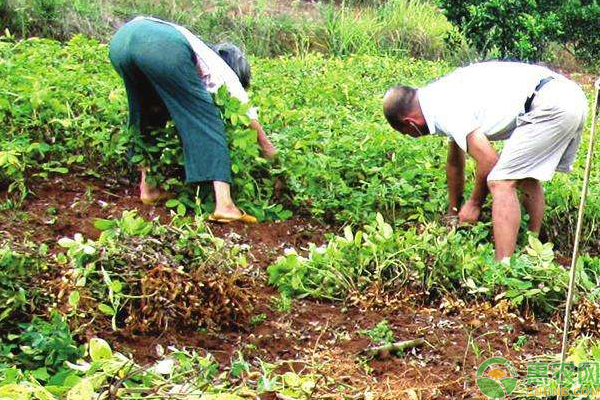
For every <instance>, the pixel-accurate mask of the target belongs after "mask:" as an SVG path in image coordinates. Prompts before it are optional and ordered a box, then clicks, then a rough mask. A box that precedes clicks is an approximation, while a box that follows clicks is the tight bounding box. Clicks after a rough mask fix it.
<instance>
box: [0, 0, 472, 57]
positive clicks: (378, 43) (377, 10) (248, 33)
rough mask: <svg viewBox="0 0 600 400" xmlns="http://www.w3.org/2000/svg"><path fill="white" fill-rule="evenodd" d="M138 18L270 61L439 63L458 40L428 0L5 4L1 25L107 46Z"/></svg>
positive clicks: (13, 0) (37, 0) (30, 0)
mask: <svg viewBox="0 0 600 400" xmlns="http://www.w3.org/2000/svg"><path fill="white" fill-rule="evenodd" d="M137 15H152V16H155V17H159V18H163V19H166V20H170V21H174V22H176V23H179V24H181V25H184V26H186V27H188V28H190V29H191V30H192V31H194V32H197V33H198V34H200V35H201V36H202V37H203V38H204V39H206V40H208V41H212V42H218V41H223V40H228V41H232V42H236V43H241V44H242V45H243V46H244V47H245V48H246V49H247V51H248V52H249V53H251V54H254V55H257V56H261V57H270V56H274V55H281V54H305V53H306V52H308V51H319V52H324V53H329V54H334V55H340V56H341V55H348V54H382V53H385V54H409V55H412V56H415V57H423V58H427V59H438V58H441V57H443V56H445V55H447V54H450V53H453V52H454V51H455V49H454V48H455V47H456V46H457V43H461V46H462V44H464V40H462V39H460V40H455V39H453V40H452V41H451V42H448V40H447V39H448V38H456V37H457V36H460V35H459V34H458V32H457V31H456V30H455V29H454V28H453V27H452V25H451V24H450V23H449V22H448V21H447V20H446V18H445V17H444V16H443V15H442V14H441V12H440V11H439V10H438V9H437V8H436V7H435V6H433V5H432V4H431V3H430V2H429V1H428V0H392V1H389V2H381V3H377V2H358V3H356V2H351V3H342V4H341V5H335V4H332V3H316V4H314V5H313V4H308V5H307V4H302V3H301V2H299V1H295V2H291V3H290V2H287V1H283V0H282V1H276V2H267V1H264V0H248V1H245V2H235V1H233V0H215V1H205V2H196V1H193V0H156V1H152V2H150V1H142V0H98V1H94V2H88V1H84V0H73V1H67V0H4V2H3V3H2V5H1V6H0V22H1V23H2V26H3V27H4V28H7V29H9V30H10V31H11V32H13V33H14V34H15V35H17V36H19V37H30V36H42V37H51V38H57V39H60V40H66V39H68V38H70V37H72V36H73V35H74V34H77V33H82V34H85V35H86V36H90V37H94V38H97V39H99V40H101V41H107V40H108V39H109V38H110V37H111V35H112V34H113V33H114V31H115V30H116V29H117V28H118V27H119V26H120V25H121V24H122V23H123V22H124V21H127V20H129V19H131V18H133V17H134V16H137Z"/></svg>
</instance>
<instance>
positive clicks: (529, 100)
mask: <svg viewBox="0 0 600 400" xmlns="http://www.w3.org/2000/svg"><path fill="white" fill-rule="evenodd" d="M552 79H554V77H553V76H547V77H546V78H544V79H542V80H541V81H540V83H538V84H537V86H536V87H535V90H534V91H533V93H532V94H531V96H529V97H528V98H527V100H526V101H525V112H526V113H528V112H529V111H531V103H533V99H534V97H535V95H536V94H537V93H538V92H539V90H540V89H541V88H542V86H544V85H545V84H546V83H548V82H550V81H551V80H552Z"/></svg>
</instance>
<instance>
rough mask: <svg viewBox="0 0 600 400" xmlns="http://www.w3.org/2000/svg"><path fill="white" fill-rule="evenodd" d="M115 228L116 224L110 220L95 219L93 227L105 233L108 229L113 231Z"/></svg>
mask: <svg viewBox="0 0 600 400" xmlns="http://www.w3.org/2000/svg"><path fill="white" fill-rule="evenodd" d="M115 226H116V223H115V222H114V221H113V220H110V219H102V218H96V219H95V220H94V227H95V228H96V229H98V230H101V231H107V230H109V229H113V228H114V227H115Z"/></svg>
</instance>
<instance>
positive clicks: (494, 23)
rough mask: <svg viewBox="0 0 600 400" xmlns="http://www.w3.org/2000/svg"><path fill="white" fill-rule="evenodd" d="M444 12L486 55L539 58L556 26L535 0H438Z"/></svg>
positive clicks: (555, 20)
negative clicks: (541, 10) (541, 11)
mask: <svg viewBox="0 0 600 400" xmlns="http://www.w3.org/2000/svg"><path fill="white" fill-rule="evenodd" d="M439 4H440V6H441V7H442V8H443V10H444V13H445V15H446V16H447V17H448V19H450V21H452V22H454V23H455V24H457V25H458V26H460V27H461V29H462V30H463V31H464V33H465V35H466V37H467V39H468V40H469V41H470V43H472V44H473V45H474V46H475V48H476V49H477V50H478V51H480V52H481V53H482V54H484V55H485V56H486V57H493V58H516V59H519V60H538V59H540V57H541V56H542V55H543V53H544V50H545V48H546V45H547V43H548V42H549V40H551V39H552V38H553V35H554V34H555V31H556V29H557V28H558V27H559V23H558V19H557V17H556V15H555V14H554V13H544V14H541V13H540V12H539V10H538V5H537V3H536V1H535V0H486V1H475V0H469V1H462V0H439Z"/></svg>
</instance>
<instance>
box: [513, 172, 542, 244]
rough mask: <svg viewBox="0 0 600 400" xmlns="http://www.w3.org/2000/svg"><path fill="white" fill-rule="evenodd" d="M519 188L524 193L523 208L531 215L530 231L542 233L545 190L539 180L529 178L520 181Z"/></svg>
mask: <svg viewBox="0 0 600 400" xmlns="http://www.w3.org/2000/svg"><path fill="white" fill-rule="evenodd" d="M519 188H520V189H521V190H522V191H523V206H524V207H525V210H527V214H529V230H530V231H531V232H535V233H540V229H541V228H542V220H543V219H544V208H545V206H546V202H545V200H544V189H543V188H542V183H541V182H540V181H538V180H537V179H533V178H527V179H523V180H522V181H519Z"/></svg>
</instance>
